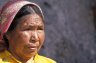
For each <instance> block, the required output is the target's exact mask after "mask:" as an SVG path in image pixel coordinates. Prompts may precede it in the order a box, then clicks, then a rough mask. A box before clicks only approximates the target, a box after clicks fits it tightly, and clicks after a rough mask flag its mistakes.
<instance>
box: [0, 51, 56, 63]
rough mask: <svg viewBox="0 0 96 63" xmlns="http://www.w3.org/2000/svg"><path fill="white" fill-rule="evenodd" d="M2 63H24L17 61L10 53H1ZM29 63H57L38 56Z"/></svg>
mask: <svg viewBox="0 0 96 63" xmlns="http://www.w3.org/2000/svg"><path fill="white" fill-rule="evenodd" d="M0 63H22V62H20V61H18V60H17V59H15V58H14V57H13V56H12V55H11V54H10V53H9V52H8V51H4V52H0ZM29 63H56V62H55V61H54V60H52V59H49V58H46V57H44V56H40V55H38V54H37V55H36V56H35V58H34V61H29Z"/></svg>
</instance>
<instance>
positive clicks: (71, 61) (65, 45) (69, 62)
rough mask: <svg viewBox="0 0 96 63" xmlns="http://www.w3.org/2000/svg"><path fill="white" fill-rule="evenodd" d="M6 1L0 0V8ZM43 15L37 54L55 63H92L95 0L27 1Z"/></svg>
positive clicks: (95, 58)
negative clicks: (34, 3)
mask: <svg viewBox="0 0 96 63" xmlns="http://www.w3.org/2000/svg"><path fill="white" fill-rule="evenodd" d="M6 1H8V0H0V7H1V6H2V5H3V4H4V3H5V2H6ZM29 1H33V2H36V3H37V4H39V5H40V6H41V8H42V10H43V12H44V16H45V28H46V29H45V31H46V38H45V43H44V46H43V47H42V49H41V51H40V54H42V55H44V56H47V57H50V58H52V59H54V60H56V61H57V63H96V0H29Z"/></svg>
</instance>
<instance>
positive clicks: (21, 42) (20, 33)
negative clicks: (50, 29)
mask: <svg viewBox="0 0 96 63" xmlns="http://www.w3.org/2000/svg"><path fill="white" fill-rule="evenodd" d="M19 21H20V22H19V24H18V25H17V26H16V28H15V30H13V31H11V32H8V34H7V38H8V40H9V50H10V51H11V52H12V53H13V54H15V55H18V56H21V57H31V56H34V55H35V54H36V53H37V52H38V50H39V49H40V48H41V46H42V44H43V42H44V37H45V33H44V23H43V21H42V18H41V17H40V16H39V15H37V14H30V15H26V16H24V17H22V18H21V19H19Z"/></svg>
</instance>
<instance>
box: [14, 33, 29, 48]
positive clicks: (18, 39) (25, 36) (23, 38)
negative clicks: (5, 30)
mask: <svg viewBox="0 0 96 63" xmlns="http://www.w3.org/2000/svg"><path fill="white" fill-rule="evenodd" d="M14 36H15V37H14V38H13V41H14V42H15V44H17V45H19V46H20V45H22V46H23V45H24V44H26V43H28V40H29V33H27V32H18V33H17V34H15V35H14Z"/></svg>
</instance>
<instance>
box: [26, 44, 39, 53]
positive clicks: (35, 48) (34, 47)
mask: <svg viewBox="0 0 96 63" xmlns="http://www.w3.org/2000/svg"><path fill="white" fill-rule="evenodd" d="M27 46H28V47H27V48H28V49H29V50H30V51H32V52H34V51H36V50H37V48H38V46H36V45H27Z"/></svg>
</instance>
